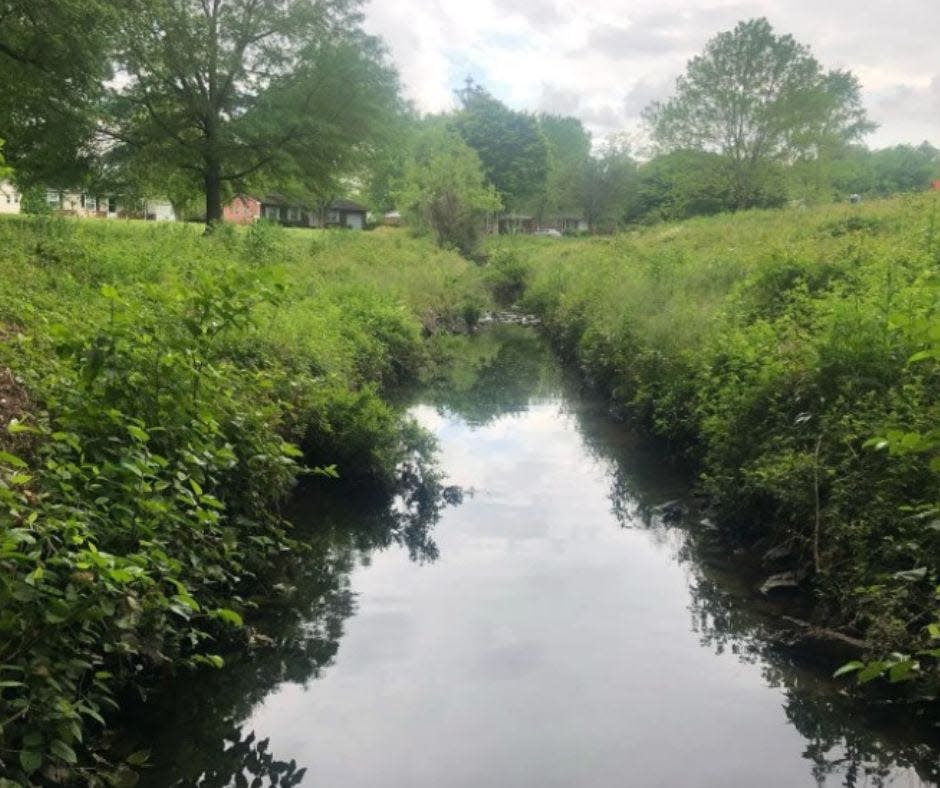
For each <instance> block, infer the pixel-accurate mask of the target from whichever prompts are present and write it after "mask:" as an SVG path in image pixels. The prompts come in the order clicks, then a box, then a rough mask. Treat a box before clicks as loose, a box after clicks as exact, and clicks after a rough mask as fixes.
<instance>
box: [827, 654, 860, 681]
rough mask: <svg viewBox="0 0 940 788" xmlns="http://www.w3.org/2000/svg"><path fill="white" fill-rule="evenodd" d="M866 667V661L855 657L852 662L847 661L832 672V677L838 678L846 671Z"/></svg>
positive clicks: (852, 671) (850, 671)
mask: <svg viewBox="0 0 940 788" xmlns="http://www.w3.org/2000/svg"><path fill="white" fill-rule="evenodd" d="M864 667H865V663H864V662H860V661H859V660H857V659H855V660H852V661H851V662H846V663H845V664H844V665H843V666H842V667H841V668H839V669H838V670H837V671H836V672H835V673H833V674H832V677H833V678H834V679H837V678H839V676H844V675H845V674H846V673H854V672H855V671H856V670H861V669H862V668H864Z"/></svg>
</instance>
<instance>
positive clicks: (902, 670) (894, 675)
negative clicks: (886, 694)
mask: <svg viewBox="0 0 940 788" xmlns="http://www.w3.org/2000/svg"><path fill="white" fill-rule="evenodd" d="M919 669H920V663H918V662H917V661H916V660H913V659H905V660H903V661H902V662H898V663H896V664H894V665H892V666H891V668H890V669H889V670H888V681H890V682H891V683H892V684H897V683H898V682H901V681H907V680H909V679H911V678H912V675H911V674H912V673H914V672H916V671H917V670H919Z"/></svg>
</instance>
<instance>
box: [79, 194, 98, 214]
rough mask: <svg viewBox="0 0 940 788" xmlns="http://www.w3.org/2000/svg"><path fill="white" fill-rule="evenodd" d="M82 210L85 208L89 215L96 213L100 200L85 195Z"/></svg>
mask: <svg viewBox="0 0 940 788" xmlns="http://www.w3.org/2000/svg"><path fill="white" fill-rule="evenodd" d="M82 208H84V209H85V210H86V211H88V212H89V213H95V212H96V211H97V210H98V198H97V197H91V196H89V195H87V194H83V195H82Z"/></svg>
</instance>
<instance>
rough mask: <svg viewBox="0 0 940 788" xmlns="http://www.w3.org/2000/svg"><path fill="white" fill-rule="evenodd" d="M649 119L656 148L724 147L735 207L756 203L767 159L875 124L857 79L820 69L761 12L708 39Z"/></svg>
mask: <svg viewBox="0 0 940 788" xmlns="http://www.w3.org/2000/svg"><path fill="white" fill-rule="evenodd" d="M645 116H646V119H647V121H648V123H649V124H650V126H651V131H652V136H653V139H654V141H655V142H656V143H657V145H658V146H659V147H660V149H661V150H663V151H672V150H681V149H688V150H703V151H708V152H715V153H719V154H721V156H722V157H723V158H724V160H725V167H726V169H727V171H728V173H729V176H730V178H731V182H732V189H733V194H734V202H735V207H736V208H748V207H751V206H754V205H758V204H760V194H761V192H762V191H764V192H766V191H768V185H767V183H766V182H765V180H766V178H767V177H769V176H772V175H773V173H774V172H775V169H774V168H773V167H772V166H770V165H773V164H779V163H790V162H792V161H794V160H796V159H797V158H799V157H812V156H816V155H819V152H820V151H821V150H822V149H824V148H826V147H827V146H831V145H834V144H840V145H842V144H845V143H847V142H850V141H852V140H855V139H858V138H860V137H861V136H862V135H864V134H865V133H867V132H869V131H871V130H872V129H873V128H874V125H873V124H872V123H870V122H869V121H868V119H867V117H866V114H865V110H864V108H863V107H862V105H861V99H860V96H859V84H858V81H857V80H856V78H855V77H854V76H853V75H852V74H851V73H849V72H847V71H838V70H837V71H828V72H825V71H823V69H822V67H821V66H820V64H819V63H818V62H817V61H816V59H815V58H814V57H813V56H812V55H811V54H810V51H809V49H808V48H807V47H805V46H804V45H802V44H799V43H797V42H796V41H795V40H794V39H793V37H792V36H789V35H781V36H778V35H775V34H774V31H773V29H772V28H771V26H770V24H769V23H768V22H767V20H766V19H752V20H749V21H747V22H740V23H738V25H737V26H736V27H735V28H734V30H732V31H730V32H724V33H719V34H718V35H717V36H716V37H715V38H713V39H712V40H711V41H709V42H708V44H707V45H706V47H705V51H704V53H703V54H701V55H699V56H697V57H695V58H693V59H692V60H690V61H689V63H688V64H687V66H686V72H685V74H684V75H682V76H680V77H679V79H678V80H677V81H676V93H675V95H674V96H673V97H672V98H671V99H669V100H668V101H667V102H665V103H659V102H656V103H654V104H652V105H651V106H650V107H648V108H647V110H646V113H645ZM778 172H779V171H778ZM769 191H771V192H773V191H774V189H773V188H770V189H769Z"/></svg>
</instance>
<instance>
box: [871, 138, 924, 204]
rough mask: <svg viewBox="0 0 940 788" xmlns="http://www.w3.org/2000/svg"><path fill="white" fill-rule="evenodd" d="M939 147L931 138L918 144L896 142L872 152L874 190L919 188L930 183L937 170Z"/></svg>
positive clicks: (894, 190) (893, 191)
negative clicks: (932, 143)
mask: <svg viewBox="0 0 940 788" xmlns="http://www.w3.org/2000/svg"><path fill="white" fill-rule="evenodd" d="M938 155H940V151H938V150H937V149H936V148H934V147H933V146H932V145H931V144H930V143H929V142H923V143H921V144H920V145H918V146H917V147H916V148H915V147H914V146H913V145H895V146H894V147H893V148H884V149H883V150H878V151H874V152H873V153H872V154H871V157H872V166H873V170H874V181H875V190H876V191H878V192H879V193H880V194H895V193H897V192H910V191H920V190H924V189H927V188H929V187H930V182H931V180H932V179H933V177H934V175H935V174H936V172H937V161H938V159H937V157H938Z"/></svg>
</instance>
